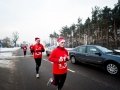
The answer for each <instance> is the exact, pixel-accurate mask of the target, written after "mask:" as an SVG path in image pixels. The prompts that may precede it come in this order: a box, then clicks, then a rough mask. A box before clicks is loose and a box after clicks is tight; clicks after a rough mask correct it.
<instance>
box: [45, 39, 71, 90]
mask: <svg viewBox="0 0 120 90" xmlns="http://www.w3.org/2000/svg"><path fill="white" fill-rule="evenodd" d="M57 42H58V47H57V48H56V49H54V50H53V51H52V53H51V54H50V56H49V60H50V61H51V62H53V78H50V79H49V81H48V83H47V86H49V85H51V84H52V85H55V86H57V90H61V89H62V87H63V85H64V82H65V80H66V75H67V61H68V60H69V55H68V51H67V50H66V49H65V48H64V45H65V40H64V38H63V37H60V38H58V40H57Z"/></svg>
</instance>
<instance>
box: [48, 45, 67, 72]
mask: <svg viewBox="0 0 120 90" xmlns="http://www.w3.org/2000/svg"><path fill="white" fill-rule="evenodd" d="M60 58H62V59H63V61H62V62H60V61H59V59H60ZM49 61H51V62H53V74H64V73H67V61H68V51H67V50H66V49H65V48H62V47H57V48H56V49H54V50H53V51H52V53H51V54H50V56H49Z"/></svg>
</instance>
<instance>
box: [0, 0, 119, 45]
mask: <svg viewBox="0 0 120 90" xmlns="http://www.w3.org/2000/svg"><path fill="white" fill-rule="evenodd" d="M117 2H118V0H0V39H2V38H4V37H6V36H8V37H11V36H12V33H13V32H15V31H17V32H18V33H19V37H20V38H19V42H22V41H28V42H31V43H32V42H34V38H35V37H40V38H41V40H42V41H44V40H48V37H49V34H50V33H53V32H54V31H56V32H57V33H58V32H59V31H60V30H61V28H62V27H63V26H65V25H68V26H70V25H71V24H73V23H77V19H78V17H80V18H82V19H83V21H84V20H85V19H86V18H87V17H90V16H91V11H92V8H93V7H95V6H99V7H100V8H103V7H105V6H108V7H110V8H113V7H114V4H116V3H117Z"/></svg>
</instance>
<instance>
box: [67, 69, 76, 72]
mask: <svg viewBox="0 0 120 90" xmlns="http://www.w3.org/2000/svg"><path fill="white" fill-rule="evenodd" d="M67 70H68V71H70V72H72V73H75V71H74V70H71V69H69V68H68V69H67Z"/></svg>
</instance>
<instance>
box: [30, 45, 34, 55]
mask: <svg viewBox="0 0 120 90" xmlns="http://www.w3.org/2000/svg"><path fill="white" fill-rule="evenodd" d="M30 52H31V54H33V44H31V45H30Z"/></svg>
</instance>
